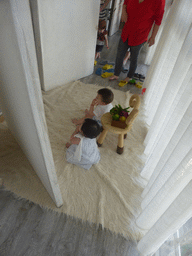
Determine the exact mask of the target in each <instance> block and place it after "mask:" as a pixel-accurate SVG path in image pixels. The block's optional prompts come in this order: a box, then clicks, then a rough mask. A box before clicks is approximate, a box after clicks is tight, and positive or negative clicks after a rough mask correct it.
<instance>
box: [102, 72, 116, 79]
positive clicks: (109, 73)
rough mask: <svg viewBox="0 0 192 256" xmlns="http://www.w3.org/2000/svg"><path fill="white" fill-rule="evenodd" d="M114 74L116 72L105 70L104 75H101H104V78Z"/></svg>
mask: <svg viewBox="0 0 192 256" xmlns="http://www.w3.org/2000/svg"><path fill="white" fill-rule="evenodd" d="M113 75H114V73H111V72H105V73H103V74H102V75H101V77H103V78H107V77H110V76H113Z"/></svg>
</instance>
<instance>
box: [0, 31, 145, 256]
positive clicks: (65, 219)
mask: <svg viewBox="0 0 192 256" xmlns="http://www.w3.org/2000/svg"><path fill="white" fill-rule="evenodd" d="M119 36H120V34H119V33H116V34H115V35H114V36H112V37H110V38H109V47H110V49H109V50H107V49H106V48H104V49H103V52H102V54H101V57H102V58H101V59H100V60H98V64H97V65H96V66H95V67H94V73H93V74H92V75H90V76H88V77H85V78H82V79H80V80H81V81H82V82H84V83H94V84H98V85H102V86H104V87H106V86H111V87H113V88H117V89H119V90H122V91H127V90H129V91H130V92H132V93H138V94H140V93H141V89H138V88H137V87H135V86H132V85H128V86H125V87H121V88H120V87H119V86H118V83H117V81H114V82H109V81H108V79H103V78H101V77H100V76H98V75H96V74H95V70H96V69H97V68H98V67H102V65H100V64H99V62H100V61H102V60H108V61H110V62H114V61H115V55H116V48H117V43H118V40H119ZM142 56H144V53H141V56H140V59H139V65H138V70H137V72H138V73H141V74H143V75H146V73H147V69H148V67H147V66H145V65H143V64H142ZM128 66H129V62H128V63H127V64H126V68H127V67H128ZM125 76H126V74H124V73H122V74H121V75H120V79H121V78H124V77H125ZM0 183H1V180H0ZM49 255H50V256H53V255H54V256H59V255H62V256H63V255H65V256H67V255H69V256H72V255H74V256H78V255H79V256H80V255H82V256H100V255H101V256H108V255H109V256H127V255H129V256H139V255H140V253H139V252H138V251H137V249H136V244H135V243H134V241H129V240H126V239H125V238H123V237H121V236H116V235H114V234H112V233H111V232H110V231H109V230H105V229H104V230H101V229H100V228H99V227H96V226H94V225H91V224H89V223H82V222H81V221H80V220H77V219H74V218H71V217H70V216H66V215H65V214H60V215H59V214H57V213H55V212H51V211H49V210H46V209H42V208H40V206H39V205H36V204H34V203H32V202H29V201H27V200H25V199H22V200H21V199H18V198H17V197H16V196H15V195H13V194H12V193H10V192H8V191H6V190H5V189H4V187H3V185H2V186H1V184H0V256H49Z"/></svg>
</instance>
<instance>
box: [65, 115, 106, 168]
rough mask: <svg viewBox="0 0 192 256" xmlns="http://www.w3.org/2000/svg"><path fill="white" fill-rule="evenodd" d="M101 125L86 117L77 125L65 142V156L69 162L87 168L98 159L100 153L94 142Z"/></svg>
mask: <svg viewBox="0 0 192 256" xmlns="http://www.w3.org/2000/svg"><path fill="white" fill-rule="evenodd" d="M100 131H101V127H100V126H99V124H98V123H97V121H95V120H93V119H89V118H86V119H85V120H84V122H83V124H82V125H78V126H77V128H76V130H75V132H74V133H73V134H72V136H71V138H70V143H69V142H68V143H67V144H66V147H67V152H66V158H67V161H68V162H69V163H72V164H75V165H78V166H81V167H83V168H84V169H86V170H89V169H90V168H91V166H92V165H93V164H97V163H98V162H99V160H100V153H99V149H98V146H97V142H96V137H97V136H98V135H99V133H100Z"/></svg>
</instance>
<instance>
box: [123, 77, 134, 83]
mask: <svg viewBox="0 0 192 256" xmlns="http://www.w3.org/2000/svg"><path fill="white" fill-rule="evenodd" d="M131 79H132V78H129V77H126V78H125V79H124V81H126V82H129V81H130V80H131Z"/></svg>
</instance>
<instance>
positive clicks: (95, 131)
mask: <svg viewBox="0 0 192 256" xmlns="http://www.w3.org/2000/svg"><path fill="white" fill-rule="evenodd" d="M81 131H82V132H83V134H84V135H85V137H87V138H90V139H93V138H96V137H97V136H98V135H99V134H100V132H101V126H100V125H99V124H98V123H97V121H95V120H93V119H90V118H86V119H85V120H84V123H83V125H82V126H81Z"/></svg>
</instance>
